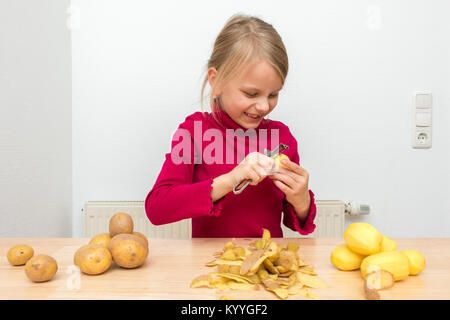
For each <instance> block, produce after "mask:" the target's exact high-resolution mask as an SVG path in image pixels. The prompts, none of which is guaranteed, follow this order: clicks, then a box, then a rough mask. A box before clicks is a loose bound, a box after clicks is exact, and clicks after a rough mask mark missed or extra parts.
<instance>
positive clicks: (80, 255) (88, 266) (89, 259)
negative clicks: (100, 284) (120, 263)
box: [73, 244, 112, 275]
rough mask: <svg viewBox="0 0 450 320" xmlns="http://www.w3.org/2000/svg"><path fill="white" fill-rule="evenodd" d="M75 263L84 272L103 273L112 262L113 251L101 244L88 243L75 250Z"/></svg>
mask: <svg viewBox="0 0 450 320" xmlns="http://www.w3.org/2000/svg"><path fill="white" fill-rule="evenodd" d="M73 260H74V263H75V265H77V266H78V267H79V268H80V270H81V271H82V272H83V273H86V274H92V275H94V274H101V273H103V272H105V271H106V270H108V269H109V267H110V266H111V263H112V257H111V253H110V252H109V250H108V248H106V247H104V246H103V245H101V244H87V245H84V246H82V247H81V248H79V249H78V250H77V251H76V252H75V256H74V259H73Z"/></svg>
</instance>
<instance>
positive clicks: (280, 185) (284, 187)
mask: <svg viewBox="0 0 450 320" xmlns="http://www.w3.org/2000/svg"><path fill="white" fill-rule="evenodd" d="M273 183H274V184H275V185H276V186H277V187H278V189H280V190H281V191H283V193H284V194H289V193H290V192H291V188H289V187H288V186H287V185H285V184H284V183H283V182H281V181H279V180H274V181H273Z"/></svg>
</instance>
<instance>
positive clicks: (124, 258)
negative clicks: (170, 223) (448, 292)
mask: <svg viewBox="0 0 450 320" xmlns="http://www.w3.org/2000/svg"><path fill="white" fill-rule="evenodd" d="M109 250H110V251H111V255H112V257H113V260H114V262H115V263H116V264H117V265H119V266H121V267H122V268H129V269H130V268H137V267H139V266H141V265H142V264H143V263H144V261H145V259H146V258H147V255H148V247H147V245H146V243H145V241H144V240H143V239H141V238H140V237H139V236H136V235H134V234H126V233H123V234H118V235H116V236H114V237H113V238H112V239H111V241H110V242H109Z"/></svg>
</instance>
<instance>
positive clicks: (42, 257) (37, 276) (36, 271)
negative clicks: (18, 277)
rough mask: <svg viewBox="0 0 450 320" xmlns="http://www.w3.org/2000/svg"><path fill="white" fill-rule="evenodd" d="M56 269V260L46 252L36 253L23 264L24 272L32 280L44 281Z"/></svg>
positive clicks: (54, 272) (52, 274) (52, 275)
mask: <svg viewBox="0 0 450 320" xmlns="http://www.w3.org/2000/svg"><path fill="white" fill-rule="evenodd" d="M57 271H58V264H57V263H56V260H55V259H53V258H52V257H50V256H48V255H46V254H38V255H37V256H34V257H32V258H31V259H30V260H28V261H27V263H26V264H25V274H26V275H27V277H28V278H29V279H30V280H31V281H33V282H45V281H48V280H50V279H51V278H53V277H54V276H55V274H56V272H57Z"/></svg>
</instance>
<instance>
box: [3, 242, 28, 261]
mask: <svg viewBox="0 0 450 320" xmlns="http://www.w3.org/2000/svg"><path fill="white" fill-rule="evenodd" d="M33 255H34V250H33V248H31V247H29V246H27V245H25V244H19V245H17V246H14V247H12V248H11V249H9V250H8V254H7V258H8V261H9V263H11V264H12V265H13V266H23V265H24V264H25V263H27V261H28V260H30V258H31V257H32V256H33Z"/></svg>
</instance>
